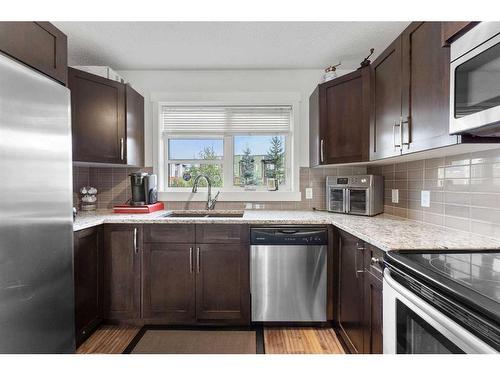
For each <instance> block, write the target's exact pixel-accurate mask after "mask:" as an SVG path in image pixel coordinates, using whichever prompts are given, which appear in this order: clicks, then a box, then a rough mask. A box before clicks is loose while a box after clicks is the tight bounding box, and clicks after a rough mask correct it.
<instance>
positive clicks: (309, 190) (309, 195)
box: [306, 188, 313, 199]
mask: <svg viewBox="0 0 500 375" xmlns="http://www.w3.org/2000/svg"><path fill="white" fill-rule="evenodd" d="M306 199H313V189H312V188H306Z"/></svg>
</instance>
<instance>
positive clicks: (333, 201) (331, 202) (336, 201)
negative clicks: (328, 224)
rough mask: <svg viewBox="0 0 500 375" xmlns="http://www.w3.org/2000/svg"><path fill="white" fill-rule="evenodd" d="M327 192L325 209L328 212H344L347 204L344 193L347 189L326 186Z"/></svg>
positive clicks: (345, 193)
mask: <svg viewBox="0 0 500 375" xmlns="http://www.w3.org/2000/svg"><path fill="white" fill-rule="evenodd" d="M327 188H328V194H327V200H328V201H327V202H326V204H327V206H326V209H327V210H328V211H330V212H339V213H345V212H346V208H347V204H346V195H347V189H345V188H339V187H334V186H327Z"/></svg>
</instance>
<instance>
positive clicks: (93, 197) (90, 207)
mask: <svg viewBox="0 0 500 375" xmlns="http://www.w3.org/2000/svg"><path fill="white" fill-rule="evenodd" d="M80 199H81V201H82V211H94V210H95V209H96V208H97V189H96V188H95V187H92V186H84V187H82V188H81V189H80Z"/></svg>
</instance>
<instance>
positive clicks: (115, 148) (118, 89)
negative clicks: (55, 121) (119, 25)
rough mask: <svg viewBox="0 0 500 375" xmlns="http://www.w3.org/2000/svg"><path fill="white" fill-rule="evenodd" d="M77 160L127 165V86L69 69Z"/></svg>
mask: <svg viewBox="0 0 500 375" xmlns="http://www.w3.org/2000/svg"><path fill="white" fill-rule="evenodd" d="M68 87H69V89H70V90H71V123H72V131H73V160H74V161H83V162H97V163H114V164H125V163H126V158H125V156H126V155H125V147H126V143H125V142H126V140H125V85H123V84H121V83H119V82H115V81H112V80H109V79H106V78H103V77H99V76H96V75H94V74H90V73H87V72H83V71H81V70H77V69H73V68H69V70H68Z"/></svg>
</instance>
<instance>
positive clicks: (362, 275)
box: [336, 231, 383, 354]
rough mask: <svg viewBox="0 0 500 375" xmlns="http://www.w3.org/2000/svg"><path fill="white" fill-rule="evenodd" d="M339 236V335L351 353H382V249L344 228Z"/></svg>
mask: <svg viewBox="0 0 500 375" xmlns="http://www.w3.org/2000/svg"><path fill="white" fill-rule="evenodd" d="M338 238H339V241H338V248H337V249H336V250H337V251H338V259H339V277H338V293H337V294H338V302H337V304H338V305H337V325H338V328H339V331H340V335H341V337H342V339H343V340H344V342H345V344H346V345H347V347H348V349H349V351H350V352H351V353H354V354H376V353H382V327H383V326H382V322H383V319H382V308H383V299H382V260H383V252H382V251H381V250H380V249H377V248H376V247H373V246H371V245H369V244H367V243H364V242H363V241H361V240H360V239H358V238H356V237H355V236H352V235H350V234H348V233H346V232H343V231H340V233H339V235H338Z"/></svg>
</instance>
